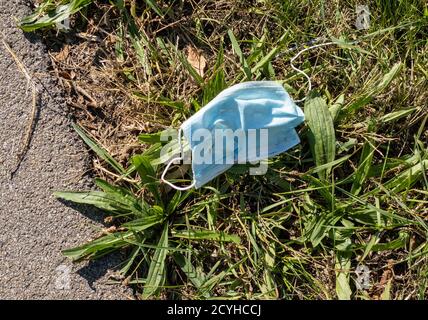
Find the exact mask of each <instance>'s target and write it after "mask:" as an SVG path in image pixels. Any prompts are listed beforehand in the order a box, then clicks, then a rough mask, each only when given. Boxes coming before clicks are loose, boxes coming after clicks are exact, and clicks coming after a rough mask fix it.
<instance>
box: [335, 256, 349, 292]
mask: <svg viewBox="0 0 428 320" xmlns="http://www.w3.org/2000/svg"><path fill="white" fill-rule="evenodd" d="M350 268H351V252H343V251H338V252H336V264H335V272H336V294H337V297H338V298H339V300H350V299H351V295H352V290H351V287H350V285H349V278H350V273H349V271H350Z"/></svg>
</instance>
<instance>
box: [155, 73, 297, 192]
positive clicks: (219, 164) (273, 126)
mask: <svg viewBox="0 0 428 320" xmlns="http://www.w3.org/2000/svg"><path fill="white" fill-rule="evenodd" d="M303 121H304V115H303V112H302V110H301V109H300V108H299V107H298V106H296V104H295V103H294V102H293V101H292V100H291V98H290V96H289V95H288V93H287V92H286V91H285V90H284V88H283V87H282V86H281V85H280V84H279V83H277V82H273V81H250V82H244V83H240V84H237V85H234V86H232V87H230V88H228V89H226V90H224V91H222V92H221V93H220V94H219V95H218V96H217V97H215V98H214V99H213V100H212V101H210V102H209V103H208V104H207V105H206V106H205V107H203V108H202V109H201V110H199V111H198V112H197V113H195V114H194V115H193V116H192V117H190V118H189V119H188V120H186V121H185V122H184V123H183V124H182V125H181V127H180V131H179V143H180V144H181V135H183V136H184V138H185V139H186V140H187V141H188V143H189V145H190V149H191V159H192V172H193V182H192V184H191V185H190V186H187V187H177V186H175V185H173V184H172V183H170V182H169V181H167V180H165V174H166V172H167V170H168V169H169V167H170V165H171V163H172V162H174V161H175V160H177V159H181V157H180V158H175V159H172V160H171V162H170V163H169V164H168V165H167V166H166V168H165V171H164V173H163V174H162V178H161V179H162V181H164V182H165V183H167V184H168V185H170V186H171V187H173V188H175V189H178V190H187V189H190V188H192V187H195V188H199V187H201V186H203V185H204V184H206V183H207V182H209V181H211V180H212V179H214V178H215V177H216V176H218V175H219V174H221V173H223V172H225V171H226V170H228V169H229V168H230V167H232V166H233V164H234V163H244V162H254V161H260V160H264V159H267V158H268V157H271V156H274V155H277V154H279V153H282V152H284V151H286V150H288V149H290V148H291V147H293V146H295V145H296V144H298V143H299V142H300V139H299V137H298V135H297V133H296V131H295V129H294V128H295V127H296V126H297V125H299V124H300V123H301V122H303ZM227 138H229V140H227Z"/></svg>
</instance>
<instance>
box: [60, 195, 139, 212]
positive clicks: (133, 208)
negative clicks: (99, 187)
mask: <svg viewBox="0 0 428 320" xmlns="http://www.w3.org/2000/svg"><path fill="white" fill-rule="evenodd" d="M54 196H55V197H57V198H61V199H64V200H67V201H72V202H75V203H82V204H89V205H93V206H95V207H97V208H99V209H103V210H107V211H109V212H111V213H115V214H129V213H134V214H135V213H137V214H142V213H143V211H142V209H141V207H140V206H138V203H135V202H134V201H131V200H130V199H128V198H123V197H118V196H116V195H113V194H111V193H106V192H102V191H70V192H69V191H57V192H54Z"/></svg>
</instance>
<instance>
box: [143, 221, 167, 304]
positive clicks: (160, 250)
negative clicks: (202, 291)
mask: <svg viewBox="0 0 428 320" xmlns="http://www.w3.org/2000/svg"><path fill="white" fill-rule="evenodd" d="M167 248H168V224H167V223H166V224H165V226H164V228H163V231H162V235H161V237H160V239H159V242H158V247H157V249H156V250H155V253H154V254H153V258H152V262H151V263H150V267H149V272H148V275H147V278H146V284H145V285H144V291H143V294H142V296H141V298H142V299H147V298H149V297H151V296H152V295H154V294H156V292H158V290H159V287H160V286H162V285H163V283H164V281H165V274H166V270H165V260H166V256H167V254H168V249H167Z"/></svg>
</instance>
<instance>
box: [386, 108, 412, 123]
mask: <svg viewBox="0 0 428 320" xmlns="http://www.w3.org/2000/svg"><path fill="white" fill-rule="evenodd" d="M417 109H418V108H409V109H403V110H398V111H394V112H391V113H388V114H386V115H384V116H382V117H381V118H380V121H381V122H383V123H388V122H393V121H397V120H399V119H401V118H404V117H406V116H408V115H409V114H412V113H413V112H415V111H416V110H417Z"/></svg>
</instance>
